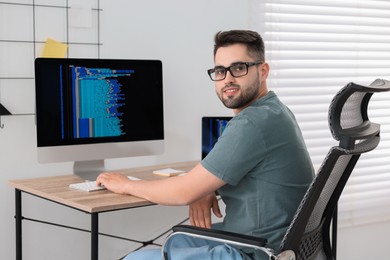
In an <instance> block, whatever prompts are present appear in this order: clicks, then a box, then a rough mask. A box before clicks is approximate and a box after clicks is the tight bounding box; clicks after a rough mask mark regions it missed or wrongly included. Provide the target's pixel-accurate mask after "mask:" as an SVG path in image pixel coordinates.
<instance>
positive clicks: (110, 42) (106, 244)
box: [0, 0, 390, 260]
mask: <svg viewBox="0 0 390 260" xmlns="http://www.w3.org/2000/svg"><path fill="white" fill-rule="evenodd" d="M248 1H249V0H246V1H236V0H197V1H181V0H164V1H158V0H142V1H131V0H111V1H110V0H101V8H102V9H103V12H102V13H101V42H102V43H103V45H102V46H101V57H102V58H140V59H143V58H145V59H161V60H162V61H163V64H164V87H165V89H164V91H165V92H164V95H165V96H164V100H165V122H166V139H167V145H166V152H165V154H164V155H161V156H153V157H142V158H130V159H115V160H109V161H108V162H107V166H108V167H109V168H111V169H114V168H123V167H132V166H139V165H148V164H155V163H165V162H174V161H183V160H195V159H199V158H200V153H199V152H200V118H201V117H202V116H204V115H217V114H218V115H230V111H228V110H226V109H225V108H224V107H223V106H222V105H221V104H220V102H219V100H218V99H217V98H216V96H215V93H214V89H213V83H212V82H211V81H210V80H209V79H208V76H207V74H206V69H208V68H209V67H211V66H212V65H213V60H212V45H213V35H214V34H215V32H217V31H219V30H225V29H234V28H247V26H248V21H247V19H248V11H249V10H248ZM27 2H28V1H27ZM1 7H2V6H1V5H0V8H1ZM0 11H1V10H0ZM15 12H16V11H15ZM7 25H8V26H11V27H13V26H14V27H15V30H14V31H15V33H17V32H18V28H17V27H16V26H17V24H16V23H15V22H10V23H9V24H7ZM1 26H5V25H3V24H1V25H0V28H4V27H1ZM47 26H50V24H48V25H47ZM0 35H1V31H0ZM0 39H1V38H0ZM6 52H7V50H0V53H1V54H2V55H5V54H6ZM0 59H1V57H0ZM17 62H18V61H15V63H16V64H9V65H10V66H16V65H18V64H17ZM0 87H1V88H3V87H4V86H3V85H0ZM30 87H32V86H30ZM1 91H3V89H0V93H1V96H0V98H1V101H2V103H4V102H6V101H7V100H5V98H7V95H10V96H11V97H10V98H12V99H14V101H13V102H12V103H13V104H17V105H18V106H15V108H16V109H19V108H20V107H21V110H22V111H17V112H24V110H23V109H25V110H26V111H31V110H32V108H31V106H33V92H31V89H30V88H29V89H27V88H26V87H21V90H19V92H17V91H16V93H15V92H12V91H11V90H10V91H9V92H7V93H9V94H7V93H4V91H3V92H1ZM26 93H27V94H26ZM13 104H10V105H11V107H12V105H13ZM13 112H15V111H13ZM2 123H4V124H5V128H4V129H0V143H1V149H0V162H1V163H0V172H1V175H0V185H1V186H0V193H1V196H0V204H1V205H2V207H3V208H2V210H1V211H0V230H1V231H2V232H1V234H0V252H1V259H14V258H15V252H14V251H15V237H14V218H13V216H14V191H13V189H12V188H11V187H10V186H8V185H7V180H9V179H17V178H31V177H39V176H48V175H59V174H65V173H69V172H70V171H71V164H70V163H61V164H52V165H39V164H38V163H37V162H36V150H35V149H36V148H35V141H36V139H35V125H34V118H33V116H15V117H2ZM23 210H24V213H25V214H26V215H27V216H29V217H38V218H43V219H45V220H49V221H58V222H59V223H64V224H70V225H75V226H78V227H82V228H88V227H89V226H88V225H89V224H88V223H89V219H88V215H86V214H84V213H81V212H75V211H73V210H71V209H68V208H64V207H61V206H58V205H55V204H52V203H49V202H44V201H41V200H39V199H36V198H34V197H31V196H24V200H23ZM186 215H187V208H185V207H162V206H158V207H157V206H156V207H147V208H141V209H137V210H131V211H121V212H116V213H108V214H105V215H102V216H101V219H100V220H101V231H102V232H104V233H110V234H114V235H120V236H126V237H135V238H139V239H148V238H151V237H153V236H155V235H157V234H159V232H162V231H165V230H168V229H169V228H170V227H171V226H172V225H174V224H175V223H177V222H178V221H180V220H182V219H184V218H185V217H186ZM23 225H24V226H23V228H24V234H23V243H24V244H23V246H24V251H23V254H24V256H25V258H24V259H29V260H30V259H32V260H34V259H37V260H38V259H59V260H61V259H88V258H89V253H90V252H89V245H90V242H89V236H88V234H85V233H80V232H77V231H73V230H64V229H61V228H57V227H52V226H46V225H42V224H38V223H32V222H27V221H26V222H24V224H23ZM389 229H390V224H389V223H379V224H375V225H369V226H363V227H357V228H353V229H344V230H340V231H339V246H338V247H339V259H371V258H372V257H378V258H379V257H381V256H382V255H385V252H386V251H385V249H386V236H385V235H386V234H387V233H388V232H389ZM367 237H369V238H370V239H367ZM355 245H358V246H357V247H356V246H355ZM134 246H135V245H134V244H133V243H131V242H127V241H118V240H116V239H112V238H105V237H101V238H100V255H101V258H102V259H117V258H119V257H121V256H123V255H124V254H125V253H127V252H128V251H129V250H131V249H132V248H133V247H134Z"/></svg>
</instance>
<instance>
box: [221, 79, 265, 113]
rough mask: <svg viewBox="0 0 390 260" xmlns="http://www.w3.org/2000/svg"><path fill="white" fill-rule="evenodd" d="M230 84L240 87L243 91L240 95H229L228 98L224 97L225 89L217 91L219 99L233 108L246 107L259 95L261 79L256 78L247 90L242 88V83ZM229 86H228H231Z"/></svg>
mask: <svg viewBox="0 0 390 260" xmlns="http://www.w3.org/2000/svg"><path fill="white" fill-rule="evenodd" d="M229 86H233V87H236V88H238V89H239V90H240V91H241V92H240V94H239V95H238V96H230V97H229V96H228V97H227V98H223V90H224V89H225V88H223V89H222V92H221V93H217V94H218V97H219V99H220V100H221V101H222V103H223V104H224V105H225V106H226V107H227V108H231V109H237V108H241V107H246V106H247V105H248V104H250V103H252V102H253V101H254V100H255V99H257V97H258V96H259V92H260V81H259V80H256V81H255V82H253V83H252V84H251V85H250V86H249V87H248V88H246V89H245V91H243V90H242V88H241V86H240V85H235V84H230V85H229ZM229 86H227V87H229Z"/></svg>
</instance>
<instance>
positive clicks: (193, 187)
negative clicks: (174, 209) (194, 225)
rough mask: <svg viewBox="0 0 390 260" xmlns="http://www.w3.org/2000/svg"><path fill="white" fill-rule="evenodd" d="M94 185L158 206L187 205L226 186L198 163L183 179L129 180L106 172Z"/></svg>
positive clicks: (181, 177)
mask: <svg viewBox="0 0 390 260" xmlns="http://www.w3.org/2000/svg"><path fill="white" fill-rule="evenodd" d="M96 182H97V184H99V185H100V184H102V185H104V186H105V187H106V188H107V189H108V190H111V191H113V192H115V193H120V194H129V195H133V196H137V197H140V198H144V199H146V200H149V201H152V202H154V203H157V204H161V205H189V204H191V203H193V202H195V201H197V200H199V199H200V198H203V197H205V196H206V195H208V194H210V193H212V192H214V191H215V190H217V189H218V188H220V187H221V186H223V185H224V184H225V183H224V182H223V181H222V180H221V179H219V178H218V177H216V176H215V175H213V174H212V173H210V172H209V171H207V170H206V169H205V168H204V167H203V166H202V165H201V164H198V165H196V166H195V167H194V168H193V169H192V170H191V171H190V172H188V173H187V174H186V175H184V176H177V177H171V178H165V179H160V180H150V181H149V180H147V181H146V180H141V181H132V180H129V179H128V178H127V177H126V176H124V175H122V174H120V173H110V172H106V173H102V174H100V175H99V176H98V178H97V180H96Z"/></svg>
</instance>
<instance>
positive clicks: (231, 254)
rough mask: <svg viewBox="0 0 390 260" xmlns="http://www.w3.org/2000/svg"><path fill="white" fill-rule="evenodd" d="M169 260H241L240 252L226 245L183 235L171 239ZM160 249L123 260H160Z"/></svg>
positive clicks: (131, 255) (150, 250) (136, 252)
mask: <svg viewBox="0 0 390 260" xmlns="http://www.w3.org/2000/svg"><path fill="white" fill-rule="evenodd" d="M167 251H168V259H169V260H199V259H202V260H217V259H221V260H222V259H223V260H225V259H228V260H242V256H241V254H240V252H239V251H238V250H237V249H236V248H234V247H231V246H229V245H227V244H222V243H218V242H214V241H207V240H203V239H199V238H193V237H189V236H185V235H176V236H175V237H173V238H171V242H170V244H169V248H168V250H167ZM161 259H162V252H161V249H143V250H139V251H135V252H132V253H130V254H128V255H127V256H126V257H125V258H124V260H161Z"/></svg>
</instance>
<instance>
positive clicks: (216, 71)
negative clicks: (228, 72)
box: [214, 69, 225, 76]
mask: <svg viewBox="0 0 390 260" xmlns="http://www.w3.org/2000/svg"><path fill="white" fill-rule="evenodd" d="M214 73H215V75H216V76H223V75H225V69H216V70H214Z"/></svg>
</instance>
